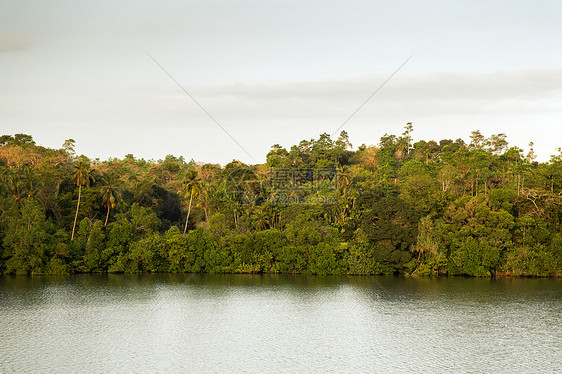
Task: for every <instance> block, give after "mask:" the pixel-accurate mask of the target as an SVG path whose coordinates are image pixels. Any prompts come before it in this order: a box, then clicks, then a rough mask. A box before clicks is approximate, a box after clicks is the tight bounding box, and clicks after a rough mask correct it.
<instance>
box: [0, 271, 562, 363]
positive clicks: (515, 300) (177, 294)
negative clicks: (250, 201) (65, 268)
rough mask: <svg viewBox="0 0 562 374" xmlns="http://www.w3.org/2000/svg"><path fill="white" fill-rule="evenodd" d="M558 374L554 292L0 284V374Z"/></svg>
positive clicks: (522, 288)
mask: <svg viewBox="0 0 562 374" xmlns="http://www.w3.org/2000/svg"><path fill="white" fill-rule="evenodd" d="M187 371H198V372H199V371H204V372H232V371H236V372H262V371H269V372H272V371H273V372H278V371H285V372H286V371H289V372H308V371H338V372H352V371H360V372H389V371H391V372H459V371H460V372H495V373H497V372H504V373H513V372H529V373H530V372H533V373H536V372H562V281H561V280H553V279H499V280H488V279H462V278H448V279H412V278H395V277H372V278H371V277H341V278H340V277H304V276H302V277H290V276H250V275H226V276H223V275H202V276H200V275H198V276H188V275H142V276H136V275H135V276H129V275H79V276H69V277H59V278H53V277H40V278H25V277H0V372H2V373H3V372H36V373H43V372H57V373H58V372H68V373H71V372H72V373H74V372H88V373H92V372H96V373H101V372H103V373H106V372H119V373H121V372H187Z"/></svg>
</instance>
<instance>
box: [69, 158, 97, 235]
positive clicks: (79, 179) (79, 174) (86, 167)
mask: <svg viewBox="0 0 562 374" xmlns="http://www.w3.org/2000/svg"><path fill="white" fill-rule="evenodd" d="M90 179H93V177H92V170H91V169H90V162H89V160H88V159H87V158H85V157H81V158H80V159H78V161H76V162H75V163H74V180H75V181H76V185H77V186H78V203H77V204H76V215H75V216H74V224H73V225H72V236H71V237H70V240H74V231H75V229H76V220H77V219H78V210H79V209H80V198H81V196H82V186H86V187H89V186H90Z"/></svg>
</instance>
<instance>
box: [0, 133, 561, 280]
mask: <svg viewBox="0 0 562 374" xmlns="http://www.w3.org/2000/svg"><path fill="white" fill-rule="evenodd" d="M412 134H413V127H412V124H411V123H408V124H406V126H405V128H404V131H403V133H402V134H401V135H392V134H390V135H389V134H385V135H384V136H383V137H382V138H381V139H380V141H379V142H378V144H377V145H376V146H374V145H371V146H367V145H365V144H363V145H361V146H359V147H358V148H357V150H352V146H351V144H350V141H349V136H348V134H347V133H346V132H342V133H340V135H339V136H338V138H337V139H336V140H334V139H332V138H331V137H330V136H329V135H328V134H326V133H324V134H321V135H320V136H319V137H318V138H317V139H309V140H303V141H301V142H300V143H298V144H296V145H293V146H292V147H288V148H283V147H281V146H280V145H278V144H276V145H274V146H273V147H272V149H271V151H270V152H269V153H268V154H267V161H266V163H265V164H264V165H245V164H243V163H241V162H239V161H236V160H234V161H232V162H230V163H228V164H227V165H225V166H224V167H221V166H220V165H212V164H205V165H202V164H197V163H195V162H193V161H191V162H186V161H185V160H184V159H183V157H175V156H173V155H168V156H166V157H165V159H164V160H159V161H152V160H150V161H146V160H143V159H137V158H135V157H134V156H133V155H127V156H125V158H124V159H109V160H107V161H99V160H96V161H95V162H94V161H91V160H90V159H88V158H87V157H86V156H77V155H76V154H75V151H74V149H75V144H74V141H73V140H72V139H69V140H67V141H66V142H65V143H64V145H63V148H62V149H48V148H44V147H40V146H37V145H36V144H35V142H34V141H33V138H32V137H31V136H29V135H26V134H16V135H14V136H11V135H4V136H2V137H0V177H1V178H0V272H1V273H9V274H22V275H29V274H44V273H50V274H67V273H73V272H128V273H136V272H177V273H184V272H190V273H197V272H214V273H232V272H236V273H291V274H295V273H303V274H321V275H328V274H349V275H370V274H412V275H428V276H434V275H445V274H449V275H469V276H479V277H489V276H494V275H516V276H561V275H562V270H561V269H562V168H561V167H560V166H561V165H562V151H559V154H558V155H555V156H552V158H551V159H550V161H549V162H546V163H538V162H535V161H534V157H535V156H534V154H533V152H532V150H531V151H530V152H529V153H528V154H527V156H525V153H526V152H524V151H523V150H522V149H519V148H517V147H509V146H508V143H507V141H506V137H505V135H504V134H496V135H491V136H490V137H486V136H485V135H483V134H482V133H480V132H479V131H474V132H472V134H471V137H470V142H468V144H467V142H465V141H463V140H462V139H457V140H454V141H453V140H450V139H443V140H440V141H434V140H429V141H426V140H418V141H414V139H413V138H412Z"/></svg>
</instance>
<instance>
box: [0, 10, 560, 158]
mask: <svg viewBox="0 0 562 374" xmlns="http://www.w3.org/2000/svg"><path fill="white" fill-rule="evenodd" d="M561 47H562V1H560V0H552V1H546V0H535V1H530V0H528V1H517V0H509V1H507V0H501V1H500V0H485V1H479V0H472V1H450V0H448V1H439V0H425V1H374V0H369V1H352V0H347V1H328V0H323V1H317V0H311V1H303V0H298V1H291V0H275V1H267V0H255V1H241V0H230V1H216V0H201V1H199V0H187V1H153V2H149V1H138V0H135V1H114V0H112V1H99V0H98V1H76V0H73V1H66V0H65V1H57V0H50V1H39V0H36V1H27V0H14V1H9V0H0V132H1V133H2V134H14V133H27V134H31V135H33V137H34V139H35V140H36V142H37V143H39V144H42V145H45V146H48V147H54V148H59V147H61V146H62V144H63V142H64V140H65V139H69V138H73V139H75V140H76V149H77V151H78V152H79V153H84V154H86V155H88V156H90V157H93V158H96V157H99V158H101V159H107V158H108V157H119V158H121V157H123V156H124V155H125V154H128V153H132V154H134V155H135V156H136V157H139V158H140V157H142V158H145V159H162V158H164V157H165V156H166V155H167V154H174V155H176V156H184V157H185V158H186V159H187V160H189V159H195V160H196V161H204V162H215V163H222V164H224V163H227V162H229V161H231V160H232V159H239V160H242V161H244V162H249V163H255V162H263V161H265V155H266V154H267V152H268V150H269V149H270V147H271V146H272V145H273V144H275V143H279V144H281V145H283V146H286V147H290V146H291V145H293V144H297V143H298V142H299V141H300V140H302V139H310V138H317V137H318V135H319V134H320V133H323V132H327V133H330V134H331V133H333V132H334V131H335V130H336V129H337V128H338V127H339V126H340V125H341V124H342V123H343V122H344V121H345V120H346V118H348V117H349V115H350V114H351V113H353V111H354V110H355V109H357V108H358V107H359V105H361V103H362V102H363V101H364V100H365V99H366V98H367V97H368V96H369V95H371V94H372V93H373V92H374V91H375V90H376V89H377V88H378V87H379V86H380V85H381V84H382V82H383V81H384V80H385V79H387V78H388V77H389V76H390V75H391V74H392V73H393V72H394V71H396V69H397V68H398V67H399V66H400V65H401V64H402V63H404V61H405V60H406V59H407V58H408V57H409V56H411V55H412V54H414V53H415V54H414V56H413V57H412V58H411V59H410V60H409V61H408V63H406V64H405V65H404V67H403V68H402V69H401V70H399V71H398V72H397V73H396V75H395V76H394V77H393V78H392V79H391V80H389V81H388V83H387V84H386V85H385V86H384V87H383V88H382V89H381V90H380V91H379V92H378V93H377V94H376V95H375V96H374V97H373V98H372V100H371V101H369V103H368V104H367V105H365V106H364V107H363V108H362V109H361V110H360V111H359V112H358V113H357V114H356V115H355V116H354V117H353V118H352V119H351V120H350V121H349V122H348V123H347V124H346V125H345V127H344V128H343V129H345V130H347V131H348V133H349V134H350V138H351V141H352V143H353V144H354V146H358V145H360V144H362V143H366V144H368V145H370V144H377V143H378V141H379V139H380V137H381V136H382V135H384V134H385V133H393V134H400V133H402V130H403V127H404V125H405V124H406V122H413V124H414V133H413V135H414V138H415V139H416V140H419V139H425V140H431V139H435V140H440V139H444V138H451V139H456V138H463V139H465V140H467V141H468V140H469V136H470V132H471V131H473V130H480V131H481V132H482V133H483V134H484V135H486V136H489V135H491V134H496V133H505V134H507V137H508V141H509V142H510V144H511V145H517V146H519V147H522V148H524V149H525V150H528V146H527V144H528V143H529V142H530V141H533V142H534V143H535V151H536V153H538V155H539V159H540V160H541V161H544V160H548V159H549V157H550V155H552V154H554V153H556V148H558V147H561V146H562V48H561ZM147 53H149V54H150V55H152V56H153V57H154V59H156V60H157V61H158V63H159V64H161V65H162V66H163V67H164V69H165V70H166V71H167V72H168V73H169V74H170V75H172V76H173V77H174V79H175V80H177V82H179V83H180V84H181V85H182V86H183V87H184V88H185V89H186V90H187V91H188V92H189V93H190V94H191V95H192V96H193V97H194V98H195V99H196V100H197V101H198V102H199V103H200V104H201V105H202V106H203V107H204V108H205V109H206V110H207V111H208V112H209V113H210V114H211V115H212V116H213V117H214V118H215V119H216V120H217V121H218V122H219V123H220V125H222V126H223V127H224V129H226V130H227V131H228V132H229V133H230V134H232V136H233V137H234V138H235V139H236V140H237V141H238V142H239V143H240V144H241V145H242V147H243V148H244V149H245V150H246V151H247V152H248V153H249V154H250V155H251V156H252V157H253V159H252V158H251V157H250V156H248V155H247V154H246V153H245V151H243V150H242V149H241V148H240V147H239V146H238V145H237V144H236V142H235V141H233V140H232V139H231V138H230V137H229V136H228V135H227V134H226V133H225V132H223V130H222V129H221V128H220V127H219V126H218V125H217V124H216V123H215V122H213V120H212V119H211V118H209V116H208V115H207V114H206V113H205V112H204V111H203V110H202V109H201V108H200V107H199V106H198V105H197V104H196V103H195V102H193V101H192V99H191V98H190V97H189V96H188V95H187V94H186V93H185V92H183V91H182V90H181V89H180V88H179V87H178V86H177V85H176V83H175V82H174V81H173V80H172V79H171V78H170V77H169V76H168V75H167V74H166V73H165V72H164V71H163V70H162V69H161V67H160V66H158V64H157V63H155V62H154V61H153V60H152V59H151V58H150V56H149V55H148V54H147Z"/></svg>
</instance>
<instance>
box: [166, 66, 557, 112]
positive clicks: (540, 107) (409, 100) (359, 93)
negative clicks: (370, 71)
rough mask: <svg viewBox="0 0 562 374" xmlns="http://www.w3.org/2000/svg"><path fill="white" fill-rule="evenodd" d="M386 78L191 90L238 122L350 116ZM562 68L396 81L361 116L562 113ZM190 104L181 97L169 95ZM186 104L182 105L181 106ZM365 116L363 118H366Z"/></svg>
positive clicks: (199, 99)
mask: <svg viewBox="0 0 562 374" xmlns="http://www.w3.org/2000/svg"><path fill="white" fill-rule="evenodd" d="M385 78H386V77H384V76H370V77H361V78H356V79H347V80H326V81H319V82H292V83H283V84H244V83H236V84H228V85H220V86H201V87H193V88H190V87H186V88H187V89H188V91H190V92H191V93H192V94H193V95H194V96H195V97H196V98H197V100H198V101H200V102H201V104H202V105H203V106H205V107H207V109H209V110H210V111H211V112H212V113H220V115H221V116H225V117H232V118H238V119H243V118H247V119H256V118H261V119H264V118H268V119H287V118H293V119H295V118H303V119H305V118H332V119H333V118H345V117H346V116H348V115H349V114H351V112H353V110H355V109H356V108H357V107H358V106H359V105H360V104H361V103H362V102H363V101H364V100H365V99H366V98H367V97H368V96H369V95H370V94H371V93H373V92H374V90H375V89H376V88H377V87H379V85H380V84H381V83H382V82H383V81H384V79H385ZM561 97H562V69H551V70H524V71H515V72H493V73H487V74H476V73H435V74H429V75H424V76H402V77H397V78H395V79H393V80H391V81H390V82H389V83H388V84H387V85H386V86H385V87H384V88H383V89H382V90H381V91H380V92H379V93H378V94H377V95H376V96H374V97H373V98H372V100H371V101H370V102H369V103H368V104H367V105H366V106H365V107H364V108H363V109H362V111H361V112H367V113H372V112H373V111H376V114H377V115H378V116H383V117H388V116H390V117H391V116H395V115H397V114H400V113H405V112H407V113H413V114H415V115H419V116H433V115H435V116H443V115H455V114H459V115H471V114H475V115H476V114H477V115H482V114H490V115H494V114H514V113H538V112H551V111H562V100H560V99H561ZM167 98H168V99H174V100H178V101H177V103H178V105H189V104H186V103H185V102H183V101H182V100H187V101H190V99H189V98H188V97H187V96H185V95H182V94H177V95H176V94H173V95H171V96H167ZM179 103H181V104H179ZM361 112H360V114H361Z"/></svg>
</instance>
